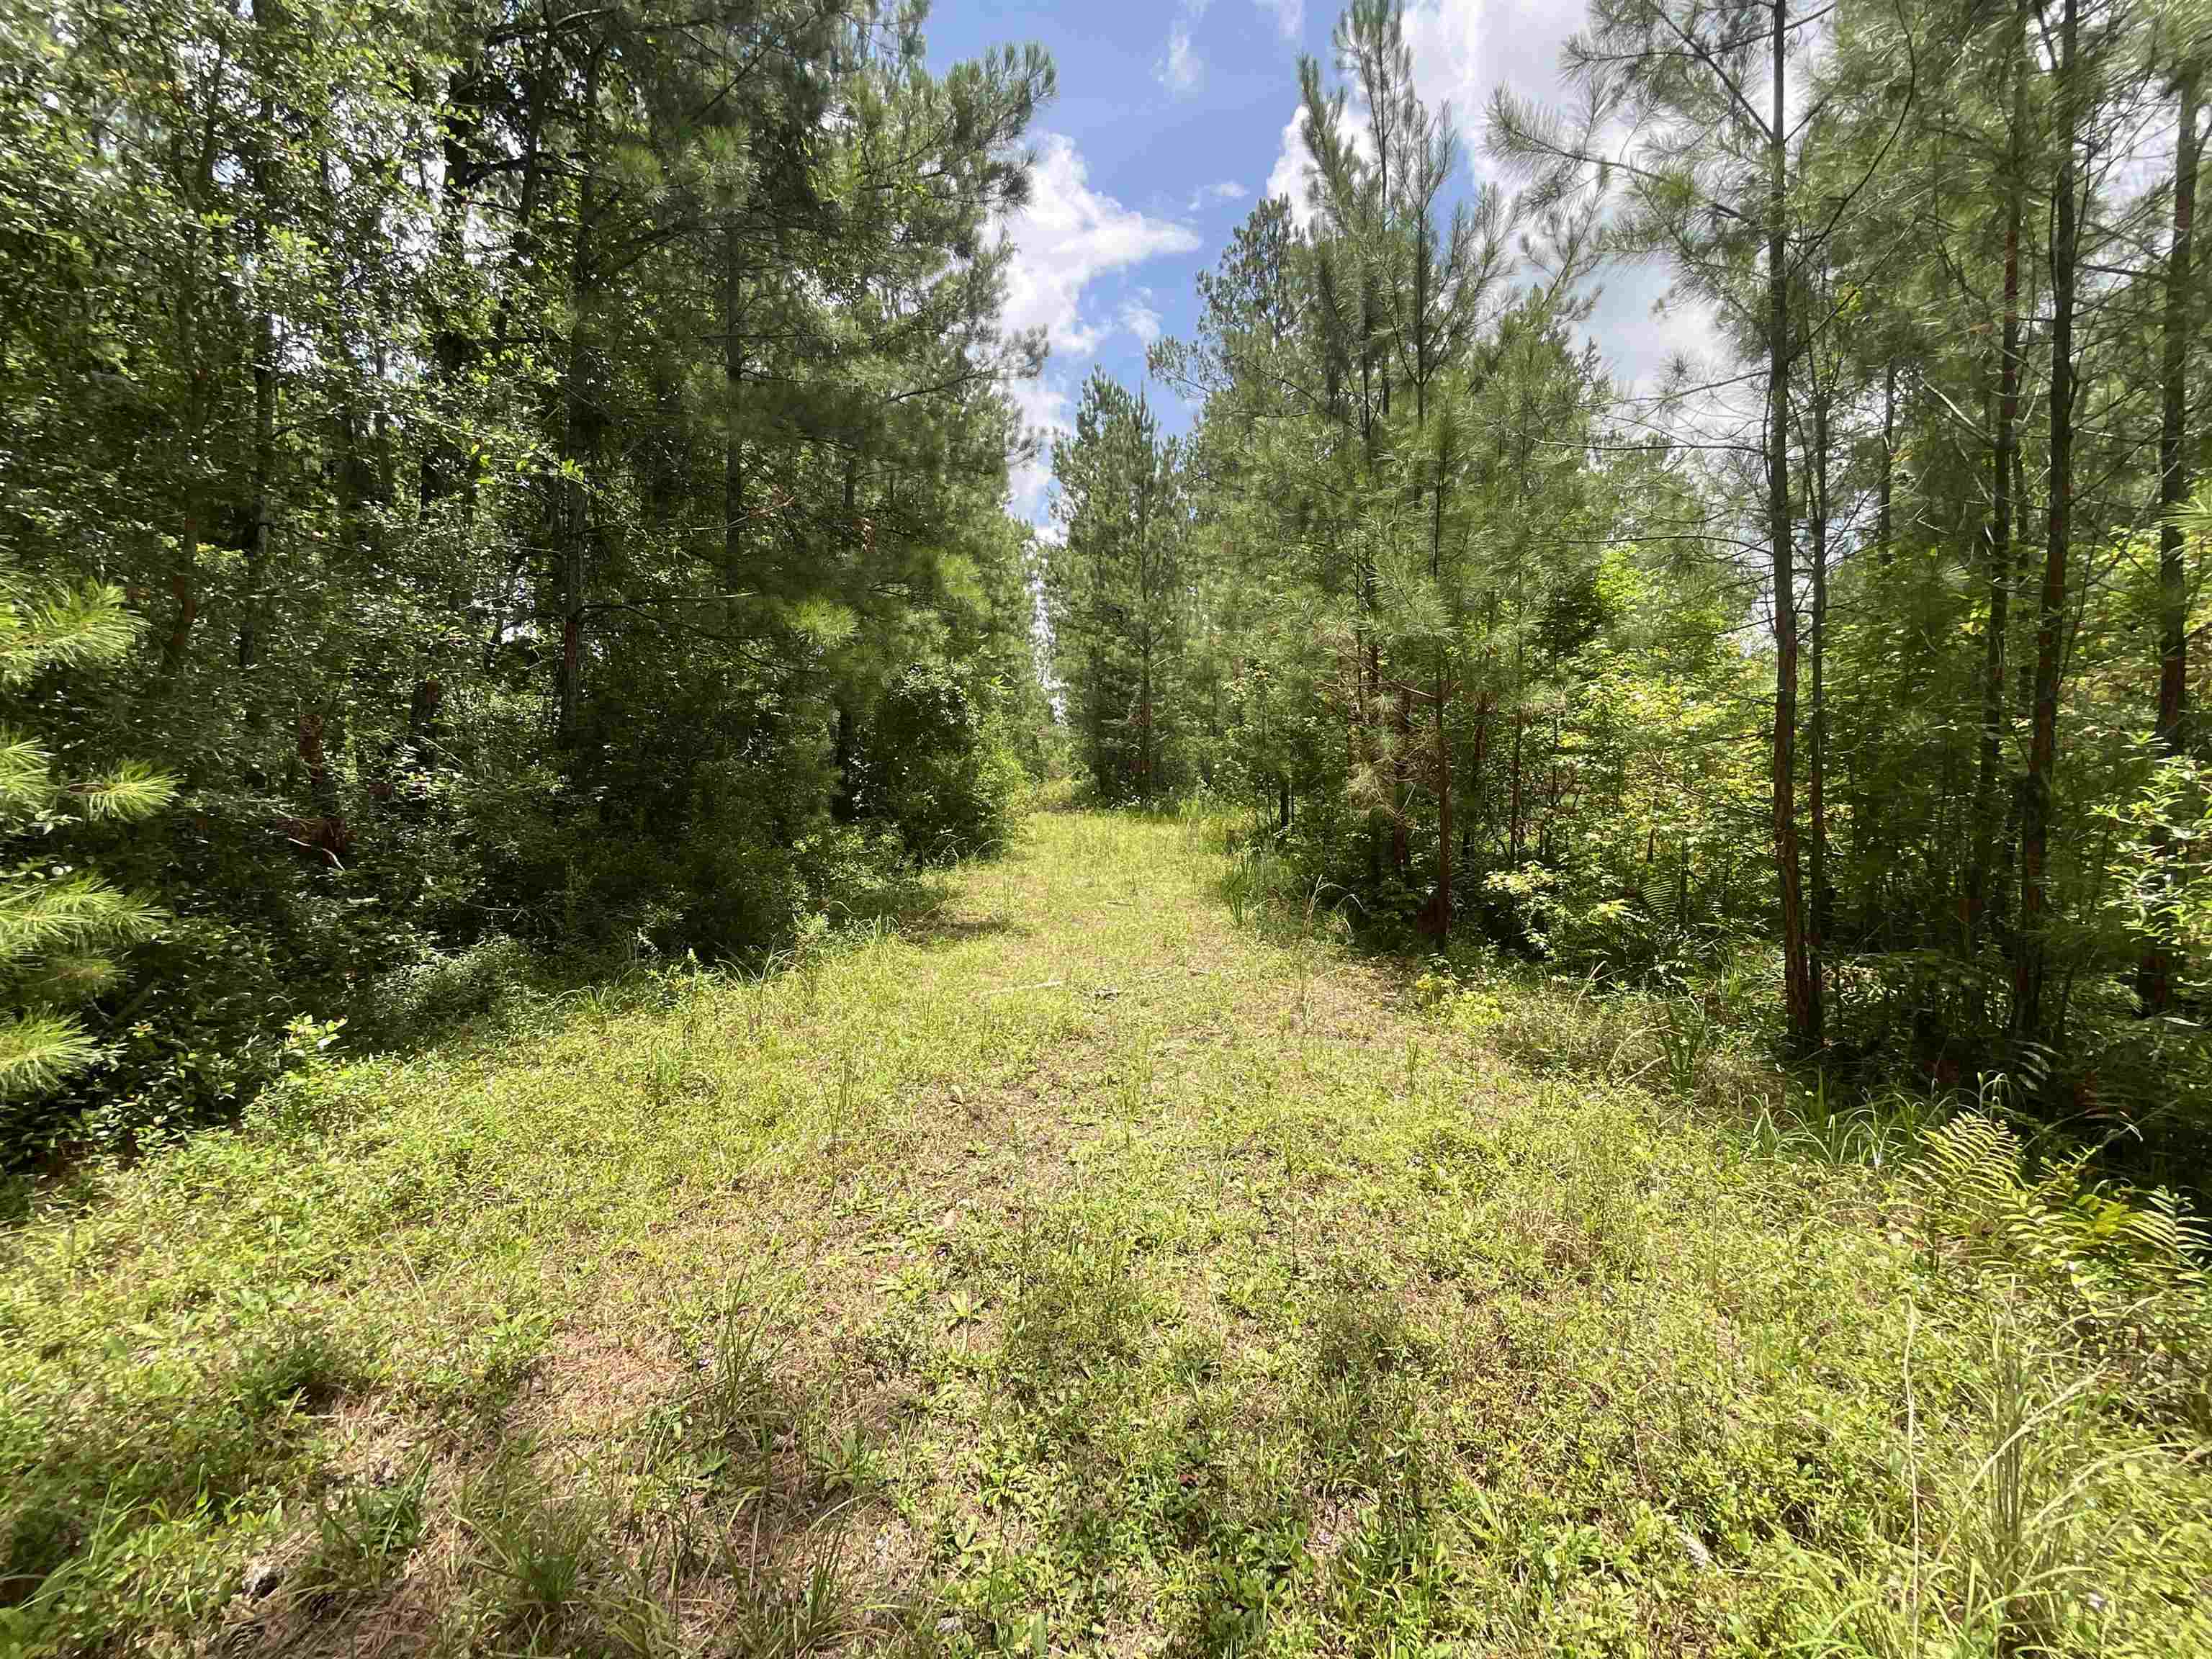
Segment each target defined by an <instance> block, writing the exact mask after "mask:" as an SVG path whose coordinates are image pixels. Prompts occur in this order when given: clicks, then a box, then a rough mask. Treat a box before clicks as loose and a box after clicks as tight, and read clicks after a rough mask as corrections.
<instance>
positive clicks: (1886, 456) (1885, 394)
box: [1874, 357, 1897, 564]
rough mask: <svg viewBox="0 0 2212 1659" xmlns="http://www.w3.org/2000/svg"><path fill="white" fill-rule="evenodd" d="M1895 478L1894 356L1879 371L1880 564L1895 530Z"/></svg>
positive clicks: (1877, 539) (1886, 559) (1877, 546)
mask: <svg viewBox="0 0 2212 1659" xmlns="http://www.w3.org/2000/svg"><path fill="white" fill-rule="evenodd" d="M1896 477H1897V359H1896V358H1894V357H1893V358H1891V359H1890V360H1889V361H1888V362H1886V363H1884V364H1883V365H1882V370H1881V502H1880V505H1879V506H1878V507H1877V508H1876V512H1875V530H1874V536H1875V556H1876V557H1877V558H1878V559H1880V560H1881V562H1882V563H1883V564H1887V563H1888V562H1889V558H1890V551H1891V543H1892V537H1893V529H1894V526H1893V521H1892V515H1891V512H1890V505H1891V501H1892V499H1893V496H1894V495H1895V493H1896Z"/></svg>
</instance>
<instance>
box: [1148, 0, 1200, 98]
mask: <svg viewBox="0 0 2212 1659" xmlns="http://www.w3.org/2000/svg"><path fill="white" fill-rule="evenodd" d="M1212 3H1213V0H1182V9H1181V10H1180V11H1178V12H1177V13H1176V20H1175V21H1174V22H1172V23H1170V25H1168V44H1167V49H1166V50H1165V51H1164V52H1162V53H1161V54H1160V61H1159V62H1158V64H1156V65H1154V66H1153V69H1152V73H1153V75H1155V76H1158V80H1159V83H1160V84H1161V85H1162V86H1164V87H1165V88H1167V89H1168V90H1169V91H1170V92H1171V93H1173V94H1175V95H1176V97H1178V98H1181V97H1183V96H1185V95H1187V94H1190V93H1193V92H1195V91H1197V90H1198V83H1199V82H1200V80H1201V79H1203V78H1204V76H1205V74H1206V65H1205V64H1203V63H1201V62H1200V61H1199V56H1198V48H1197V46H1195V45H1194V44H1193V43H1192V40H1191V32H1192V31H1193V30H1194V29H1195V28H1196V27H1198V20H1199V19H1200V18H1201V17H1203V16H1205V15H1206V8H1207V7H1208V6H1210V5H1212Z"/></svg>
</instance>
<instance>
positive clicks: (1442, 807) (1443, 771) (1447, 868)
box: [1436, 652, 1452, 945]
mask: <svg viewBox="0 0 2212 1659" xmlns="http://www.w3.org/2000/svg"><path fill="white" fill-rule="evenodd" d="M1437 654H1438V655H1439V656H1440V657H1441V656H1442V654H1443V653H1441V652H1439V653H1437ZM1450 698H1451V682H1450V681H1449V679H1447V678H1445V675H1444V671H1443V666H1442V665H1441V664H1440V665H1438V667H1437V732H1436V736H1437V945H1446V944H1449V942H1450V939H1451V918H1452V775H1451V742H1450V738H1449V723H1448V722H1447V721H1446V720H1445V718H1444V716H1445V713H1446V710H1447V709H1448V708H1449V704H1450Z"/></svg>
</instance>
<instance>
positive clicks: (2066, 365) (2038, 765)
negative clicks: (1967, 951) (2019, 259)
mask: <svg viewBox="0 0 2212 1659" xmlns="http://www.w3.org/2000/svg"><path fill="white" fill-rule="evenodd" d="M2080 13H2081V7H2080V0H2065V10H2064V13H2063V21H2061V23H2060V25H2059V45H2058V64H2057V73H2058V133H2057V137H2058V147H2059V148H2058V177H2057V183H2056V185H2055V188H2054V191H2053V194H2054V196H2055V197H2056V202H2055V206H2056V210H2057V223H2056V225H2055V227H2054V228H2053V232H2052V235H2051V513H2050V519H2049V535H2048V538H2047V539H2046V541H2045V547H2044V563H2043V602H2042V605H2041V607H2040V608H2039V610H2038V611H2037V613H2036V622H2035V707H2034V713H2033V735H2032V737H2031V738H2030V739H2029V746H2028V758H2027V787H2026V788H2025V790H2024V791H2023V792H2022V795H2021V825H2020V949H2019V951H2018V953H2017V954H2016V955H2015V958H2014V963H2013V1003H2012V1029H2013V1035H2014V1036H2015V1037H2017V1038H2020V1039H2021V1040H2022V1041H2024V1042H2033V1041H2034V1040H2036V1039H2038V1038H2039V1037H2040V1036H2042V1035H2043V987H2044V980H2045V975H2046V973H2047V971H2048V955H2049V948H2048V947H2049V941H2048V940H2047V939H2046V938H2045V928H2046V927H2047V926H2048V921H2047V918H2046V915H2045V911H2046V908H2047V905H2048V900H2049V894H2048V892H2047V890H2046V884H2047V882H2048V879H2049V877H2048V872H2047V869H2046V867H2045V866H2046V860H2047V857H2048V852H2049V842H2050V835H2051V805H2052V793H2053V781H2052V773H2053V772H2054V771H2055V769H2056V768H2057V755H2058V689H2059V688H2058V672H2059V653H2060V650H2061V648H2062V647H2063V643H2064V635H2065V630H2066V560H2067V553H2068V550H2069V542H2070V538H2071V535H2072V532H2073V509H2074V284H2075V258H2076V248H2075V240H2076V236H2077V228H2076V223H2075V220H2076V214H2077V211H2078V210H2077V206H2076V204H2075V199H2074V192H2075V156H2074V147H2075V137H2076V133H2077V131H2078V127H2079V125H2080V120H2081V112H2080V110H2079V108H2078V107H2077V99H2076V93H2075V81H2076V79H2077V76H2076V71H2075V58H2076V54H2077V52H2078V46H2079V41H2080V36H2081V15H2080Z"/></svg>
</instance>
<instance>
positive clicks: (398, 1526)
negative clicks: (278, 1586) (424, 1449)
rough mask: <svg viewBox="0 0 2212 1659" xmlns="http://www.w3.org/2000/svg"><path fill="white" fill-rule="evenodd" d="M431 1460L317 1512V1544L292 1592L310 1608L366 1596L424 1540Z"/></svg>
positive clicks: (351, 1490)
mask: <svg viewBox="0 0 2212 1659" xmlns="http://www.w3.org/2000/svg"><path fill="white" fill-rule="evenodd" d="M429 1481H430V1458H429V1455H428V1453H423V1454H422V1455H418V1456H416V1458H415V1460H414V1461H413V1462H411V1463H410V1465H409V1467H408V1468H407V1469H406V1471H405V1472H404V1473H403V1474H401V1475H400V1476H399V1477H398V1479H397V1480H394V1481H392V1483H391V1484H389V1485H387V1486H376V1485H373V1484H371V1485H355V1486H345V1487H343V1488H341V1489H340V1491H339V1492H337V1493H336V1494H335V1495H334V1496H332V1497H330V1498H325V1500H324V1502H323V1504H322V1505H321V1506H320V1507H319V1509H318V1510H316V1512H315V1541H314V1544H313V1547H312V1548H311V1549H310V1550H309V1552H308V1553H307V1558H306V1559H305V1560H304V1561H302V1562H301V1565H300V1566H299V1568H298V1570H297V1571H295V1573H294V1574H293V1575H292V1577H291V1580H290V1584H289V1588H290V1589H292V1590H293V1591H294V1593H295V1595H298V1596H300V1597H301V1598H304V1599H305V1600H307V1601H308V1602H310V1603H311V1604H314V1605H317V1606H320V1605H321V1604H324V1603H327V1602H331V1601H346V1600H350V1599H353V1598H356V1597H359V1596H363V1595H368V1594H369V1593H370V1592H372V1591H374V1589H377V1588H379V1587H380V1585H382V1584H383V1583H384V1582H385V1581H386V1579H387V1578H389V1577H391V1576H392V1573H393V1572H395V1571H398V1567H399V1565H400V1564H401V1563H402V1562H404V1560H405V1559H406V1558H407V1556H408V1554H409V1553H410V1552H411V1551H412V1550H413V1549H414V1547H415V1546H416V1544H417V1543H418V1542H419V1541H421V1539H422V1528H423V1523H424V1518H425V1517H424V1513H423V1496H424V1493H425V1492H426V1490H427V1489H428V1486H429Z"/></svg>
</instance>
